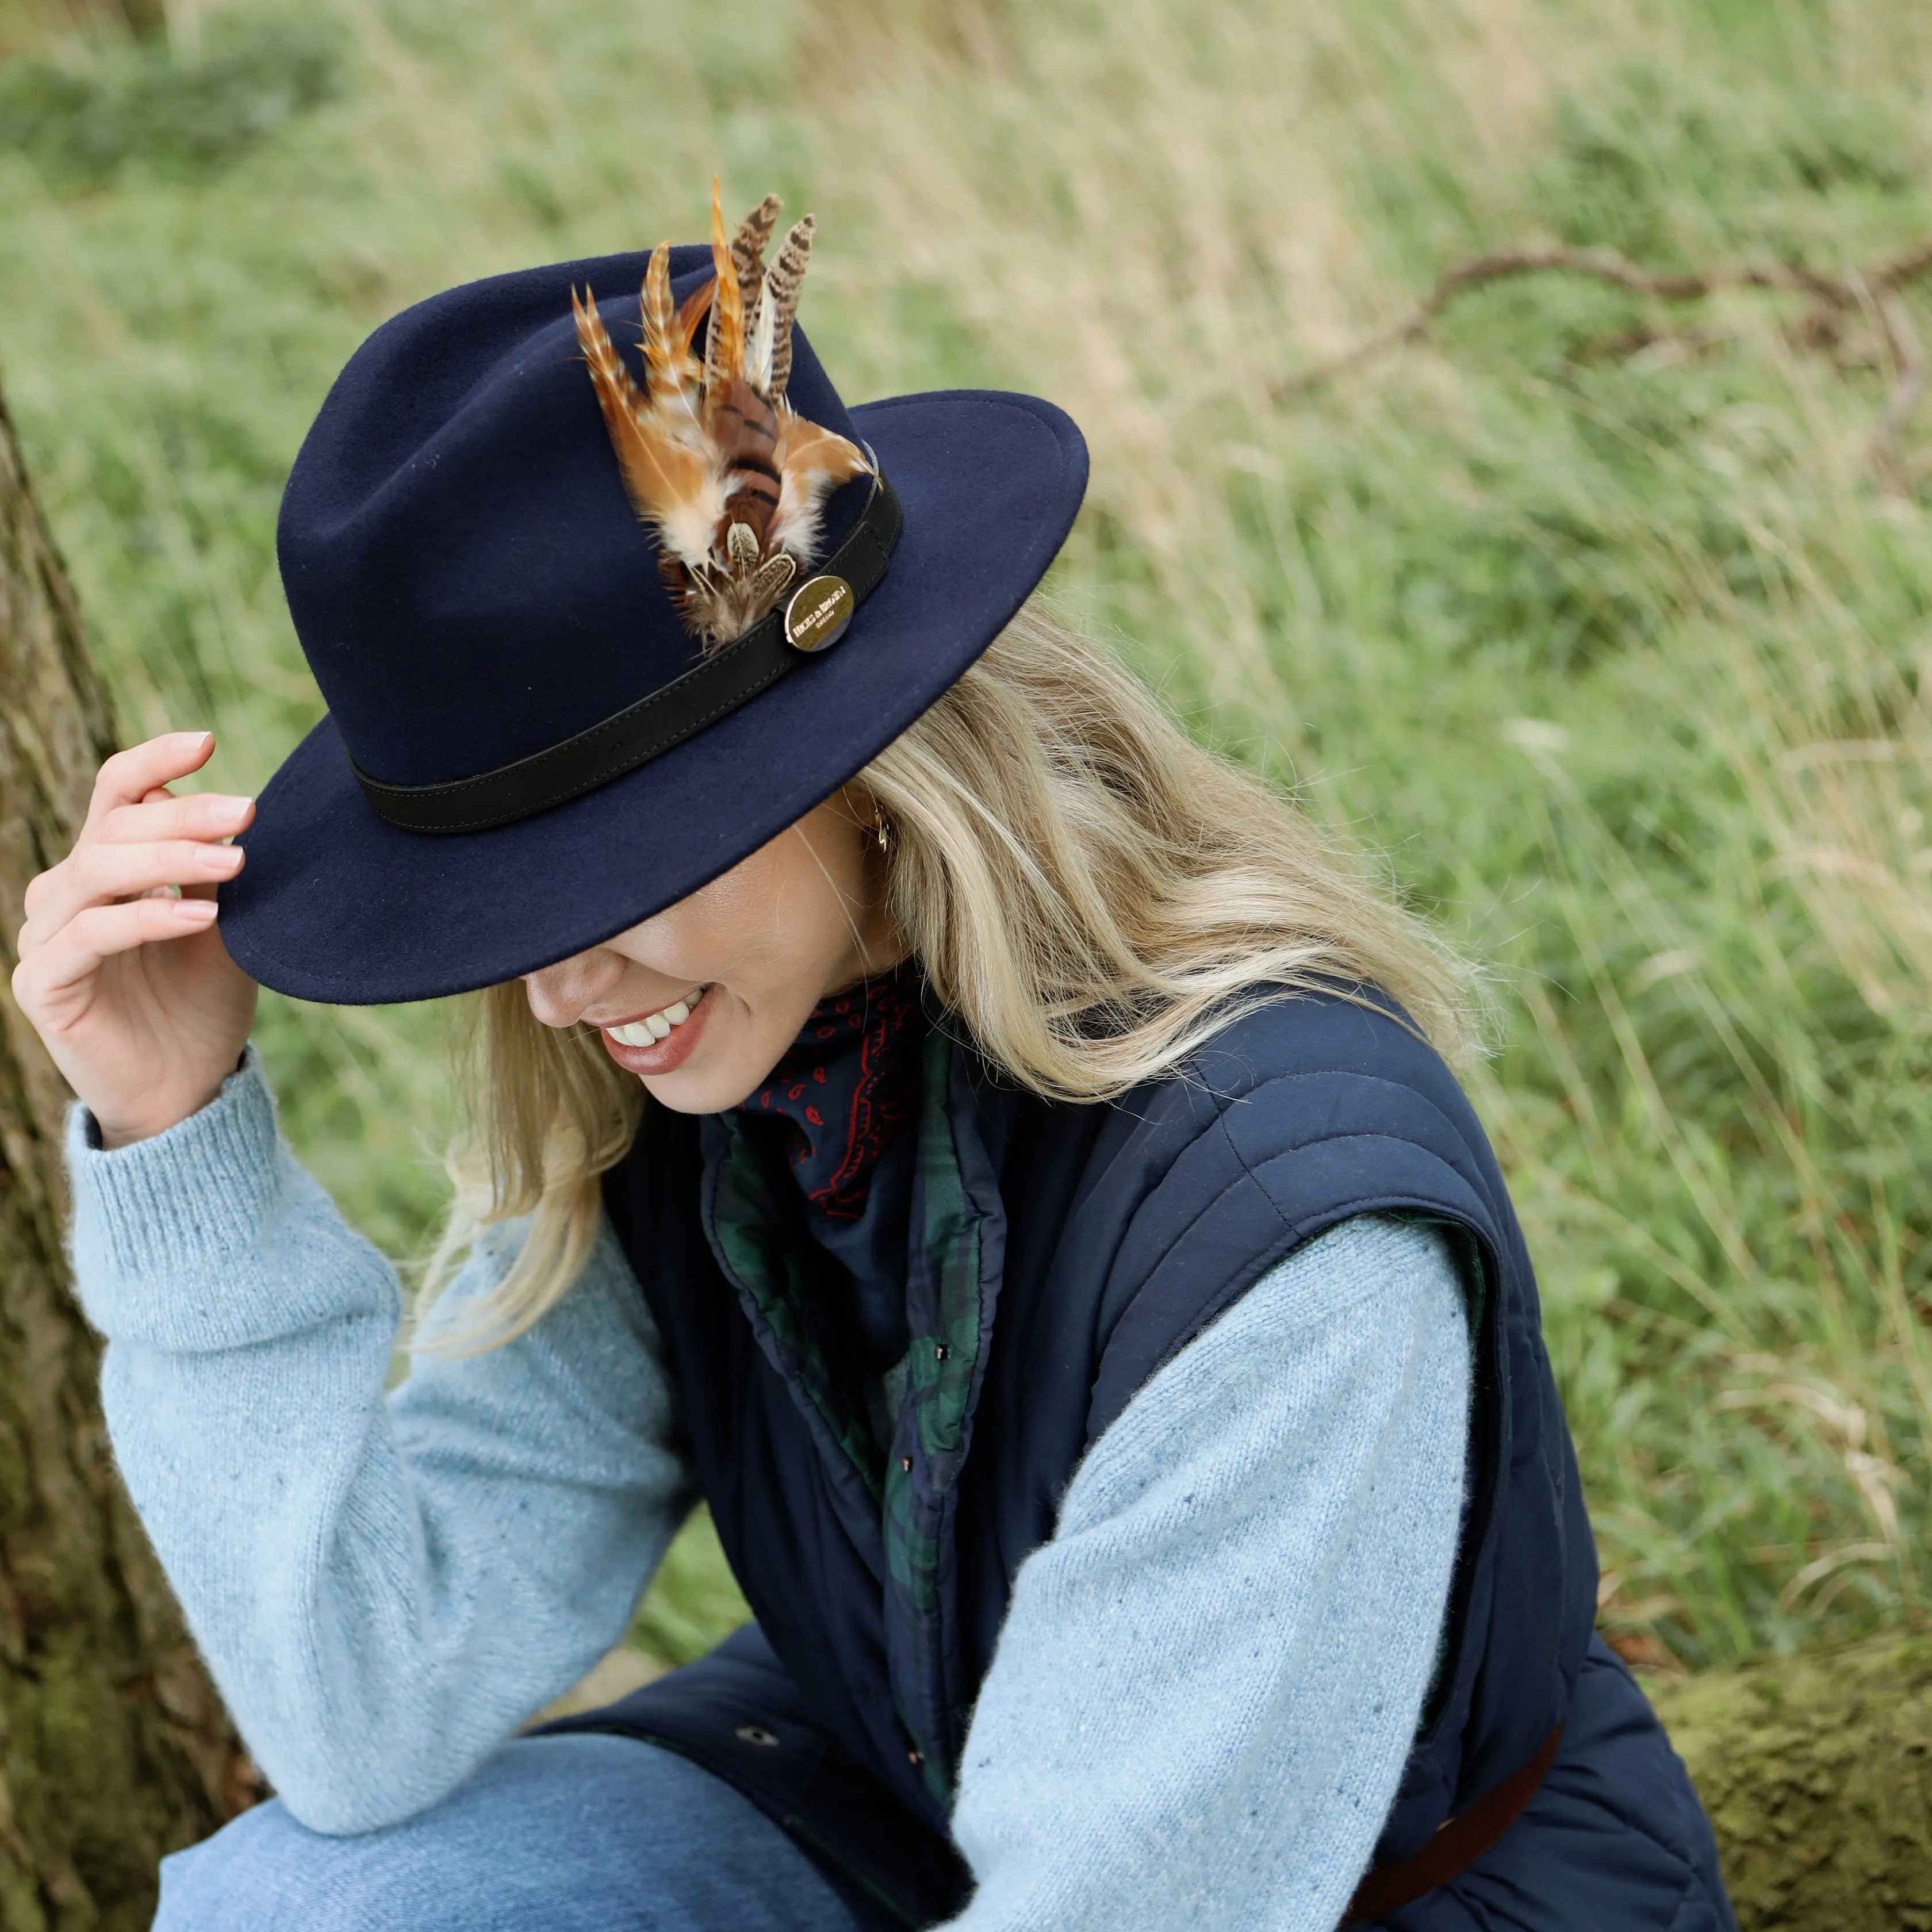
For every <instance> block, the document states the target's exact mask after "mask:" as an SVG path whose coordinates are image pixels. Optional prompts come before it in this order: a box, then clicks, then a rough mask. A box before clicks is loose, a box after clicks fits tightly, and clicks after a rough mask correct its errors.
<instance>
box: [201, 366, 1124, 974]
mask: <svg viewBox="0 0 1932 1932" xmlns="http://www.w3.org/2000/svg"><path fill="white" fill-rule="evenodd" d="M852 415H853V420H854V422H856V425H858V428H859V434H861V435H862V437H865V440H867V441H868V443H870V444H871V446H872V448H873V449H874V452H876V454H877V458H878V461H879V465H880V468H881V469H883V471H884V472H885V473H886V475H887V476H889V478H891V479H892V484H893V487H894V488H895V489H896V490H898V494H899V497H900V499H901V502H902V503H903V504H904V511H905V526H904V532H903V533H902V534H901V537H900V538H899V543H898V549H897V550H896V551H895V553H894V556H893V558H892V567H891V568H890V569H889V571H887V572H886V577H885V579H884V580H883V582H882V583H880V585H879V586H878V587H877V589H875V590H874V592H872V594H871V596H870V597H869V598H867V600H866V601H865V604H863V605H862V607H861V608H860V609H859V612H858V613H857V614H856V616H855V617H854V618H853V622H852V625H851V627H850V629H849V630H848V631H847V632H846V633H845V634H844V637H842V638H841V639H840V640H839V642H838V643H837V644H836V645H835V646H833V647H832V649H829V650H828V651H826V652H823V654H822V655H820V656H817V657H814V658H806V659H804V660H802V661H801V662H800V663H799V665H798V666H797V667H796V669H795V670H792V671H790V673H788V674H787V676H784V677H783V678H781V679H780V680H779V681H778V682H777V683H776V684H775V685H772V687H771V688H769V689H768V690H766V691H763V692H761V693H760V694H759V695H758V696H757V697H755V698H754V699H753V700H751V701H750V702H749V703H746V704H745V705H742V706H740V707H739V709H737V710H736V711H733V712H730V714H729V715H727V716H726V717H724V718H721V719H719V720H718V722H717V723H716V724H712V725H710V726H709V727H707V728H706V730H703V731H702V732H700V733H699V734H698V735H697V736H696V737H694V738H692V739H688V740H687V741H686V742H684V743H683V744H681V745H677V746H676V747H675V748H673V750H671V751H667V752H665V753H664V754H663V755H662V756H661V757H658V758H656V759H654V760H652V762H651V763H649V764H647V765H645V766H642V767H640V769H638V770H637V771H634V772H631V773H630V774H629V775H627V776H625V777H624V778H619V779H616V780H615V781H613V782H612V783H610V784H607V785H605V786H604V787H601V789H600V790H596V791H593V792H590V793H586V795H585V796H583V797H580V798H577V799H573V800H571V802H569V803H568V804H567V805H558V806H556V807H554V808H552V809H551V810H550V811H544V812H541V813H539V814H537V815H536V816H535V817H531V818H527V819H523V820H520V821H519V822H517V823H514V824H511V825H506V826H499V827H498V828H496V829H493V830H491V831H487V832H459V833H452V834H434V833H425V832H407V831H404V830H402V829H399V828H398V827H397V826H393V825H391V824H389V823H386V821H385V820H383V819H381V818H379V817H377V814H376V813H375V811H374V809H373V808H371V805H369V803H368V800H367V799H366V798H365V796H363V793H362V787H361V786H360V785H359V784H358V782H357V781H356V775H355V773H354V772H353V771H352V770H351V769H350V762H349V758H348V755H347V752H346V751H345V750H344V745H343V743H342V739H341V736H340V734H339V733H338V731H337V730H336V727H335V724H334V722H333V721H332V720H331V719H329V718H324V719H323V721H322V722H321V723H320V724H318V725H317V727H315V729H314V730H313V731H311V733H309V734H308V736H307V737H306V738H305V739H303V740H302V743H301V744H300V745H298V746H297V747H296V749H295V750H294V751H293V752H292V753H291V754H290V756H289V757H288V758H287V760H286V762H284V764H283V766H281V769H280V770H279V771H278V772H276V774H275V776H274V777H273V778H272V779H270V780H269V783H268V784H267V785H266V787H264V788H263V792H262V794H261V796H260V799H259V801H258V802H257V814H256V820H255V823H254V825H252V826H251V827H250V829H249V830H248V832H247V834H246V835H245V837H244V838H242V841H241V842H242V844H243V845H245V847H246V848H247V851H248V859H247V862H246V864H245V865H244V866H243V868H242V871H241V873H240V874H239V876H238V877H236V879H235V880H233V882H232V883H229V884H227V885H225V886H223V887H222V888H221V891H220V908H221V910H220V929H221V932H222V935H223V939H224V941H225V943H226V946H227V948H228V951H229V955H230V956H231V957H232V958H233V959H234V960H235V962H236V964H237V965H239V966H240V967H242V969H243V970H244V971H245V972H247V973H248V974H250V975H251V977H254V979H256V980H259V981H260V983H262V984H263V986H268V987H270V988H272V989H274V990H275V991H276V992H281V993H286V994H288V995H291V996H293V998H296V999H302V1000H321V1001H331V1002H333V1003H335V1004H342V1005H350V1006H374V1005H383V1004H390V1003H392V1002H396V1001H407V1000H425V999H435V998H441V997H443V996H444V995H448V994H452V993H461V992H471V991H473V990H474V989H476V988H478V987H479V986H490V985H493V984H495V983H497V982H499V981H501V980H511V979H514V978H515V977H517V974H520V973H529V972H533V971H535V970H536V969H537V968H540V967H543V966H547V965H550V964H552V963H553V962H555V961H556V960H559V959H567V958H568V957H569V956H570V955H571V954H572V953H580V952H582V951H583V950H584V949H585V948H586V947H591V946H595V945H596V944H598V943H599V942H600V941H603V940H606V939H608V938H610V937H611V936H612V935H613V934H616V933H619V932H622V931H624V930H625V928H627V927H628V926H634V925H636V924H637V923H638V922H640V920H643V919H649V917H651V916H652V914H653V913H658V912H661V911H662V910H664V907H667V906H669V905H673V904H676V901H678V900H679V899H681V898H684V897H685V896H686V895H687V894H688V893H691V892H695V891H696V890H697V889H698V888H699V887H700V886H703V885H704V884H706V883H708V882H709V880H712V879H714V878H715V877H717V876H718V874H719V873H721V872H723V871H727V870H728V869H729V868H730V867H731V866H733V865H736V863H737V862H738V861H739V859H742V858H744V857H745V856H747V855H748V853H751V852H754V851H755V850H757V848H758V847H760V845H763V844H765V843H766V841H768V840H769V839H771V838H775V836H776V835H778V833H779V832H781V831H782V830H783V829H784V827H785V826H787V825H789V824H790V823H793V820H796V819H797V818H799V817H801V816H802V814H804V813H805V812H807V811H809V810H810V809H811V808H812V807H813V806H814V805H817V804H818V803H819V802H820V801H822V800H823V799H826V798H828V797H829V796H831V794H832V793H833V792H835V791H836V790H838V787H840V786H841V784H844V783H845V782H846V781H847V779H849V778H851V777H852V776H853V775H854V774H855V773H856V772H858V771H859V770H860V769H862V767H863V766H865V765H866V764H867V763H869V762H870V760H871V759H873V758H874V757H876V756H877V754H878V753H879V752H880V751H883V749H884V748H885V747H886V745H889V743H890V742H892V739H894V738H895V737H897V736H898V734H899V733H901V731H903V730H904V729H905V728H906V727H907V725H909V724H911V723H912V721H913V719H914V718H917V717H918V716H919V713H920V712H922V711H924V710H925V709H926V708H927V707H928V706H929V705H931V704H932V703H933V702H934V700H935V699H937V698H938V697H939V696H940V695H941V693H942V692H943V691H945V690H946V688H947V686H948V685H950V684H952V683H953V682H954V680H955V679H957V678H958V677H959V675H960V673H962V671H964V670H965V669H966V668H967V667H968V665H969V664H971V663H972V661H973V660H974V658H977V656H978V655H980V652H982V651H983V650H984V649H986V646H988V645H989V643H992V640H993V639H994V638H995V637H997V636H998V634H999V633H1000V631H1001V630H1002V629H1003V628H1004V627H1005V626H1006V625H1007V622H1009V621H1010V619H1012V617H1013V614H1014V613H1016V611H1017V610H1019V607H1020V606H1021V604H1022V603H1024V602H1025V600H1026V598H1027V595H1028V593H1029V592H1031V590H1032V589H1033V588H1034V586H1035V585H1036V584H1037V583H1038V582H1039V581H1040V578H1041V577H1042V576H1043V575H1044V574H1045V573H1046V568H1047V566H1048V565H1049V564H1050V563H1051V562H1052V561H1053V559H1054V556H1055V553H1057V552H1058V550H1059V548H1060V547H1061V544H1062V543H1063V542H1064V541H1065V540H1066V537H1067V531H1068V530H1069V529H1070V528H1071V526H1072V525H1073V517H1074V513H1075V512H1076V510H1077V509H1078V508H1079V504H1080V499H1081V496H1082V492H1083V490H1085V485H1086V478H1087V453H1086V446H1085V443H1084V442H1083V441H1082V439H1081V436H1080V433H1079V430H1078V429H1076V428H1075V426H1074V425H1073V422H1072V421H1071V419H1070V418H1068V417H1067V416H1066V415H1065V414H1064V413H1063V412H1061V410H1057V409H1055V407H1053V405H1052V404H1050V403H1046V402H1043V401H1040V400H1039V399H1038V398H1034V397H1031V396H1018V395H1003V394H999V393H997V392H989V391H983V390H949V391H941V392H935V393H933V394H930V395H915V396H898V397H893V398H889V399H888V400H886V401H881V402H876V403H869V404H863V405H861V406H860V407H857V408H856V409H854V410H853V412H852ZM1016 529H1019V530H1020V531H1022V532H1023V533H1024V534H1023V535H1022V538H1021V540H1020V541H1019V542H1017V543H1016V541H1014V538H1013V532H1014V531H1015V530H1016ZM640 540H641V538H640ZM549 668H550V670H551V671H552V673H553V674H554V675H555V676H559V677H567V676H569V674H570V673H569V666H568V664H556V665H554V666H553V667H549Z"/></svg>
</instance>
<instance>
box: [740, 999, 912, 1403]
mask: <svg viewBox="0 0 1932 1932" xmlns="http://www.w3.org/2000/svg"><path fill="white" fill-rule="evenodd" d="M921 984H922V978H921V975H920V974H919V968H918V967H917V965H916V964H914V963H913V962H907V963H906V964H905V965H902V966H899V967H898V968H895V969H894V970H893V971H892V972H890V973H883V974H880V975H879V976H878V977H876V978H874V979H871V980H864V981H862V982H861V983H859V985H858V986H853V987H850V988H848V989H847V990H846V991H845V992H842V993H834V994H832V995H831V996H830V997H829V998H826V999H823V1000H821V1001H820V1002H819V1003H818V1004H817V1006H815V1007H813V1009H812V1010H811V1014H810V1016H809V1017H808V1019H806V1021H805V1025H804V1026H803V1027H802V1028H801V1029H800V1030H799V1036H798V1037H797V1039H796V1040H794V1041H793V1043H792V1044H791V1045H790V1047H788V1048H787V1049H786V1051H785V1053H784V1058H782V1059H781V1060H780V1061H779V1062H778V1064H777V1066H775V1067H773V1068H772V1071H771V1073H770V1076H769V1078H768V1079H766V1081H765V1082H763V1085H761V1086H760V1087H759V1088H758V1089H757V1091H756V1092H755V1093H754V1094H752V1095H751V1097H750V1098H749V1099H748V1100H745V1101H743V1102H742V1103H741V1104H740V1105H739V1108H738V1112H739V1115H741V1116H742V1117H744V1118H746V1119H747V1120H748V1121H760V1122H763V1123H766V1124H767V1130H768V1131H772V1132H774V1133H781V1134H782V1135H783V1136H784V1141H783V1145H784V1153H785V1160H786V1163H787V1166H789V1167H790V1170H791V1175H792V1178H793V1180H794V1181H796V1183H797V1184H798V1190H799V1195H800V1196H801V1197H802V1202H803V1206H804V1209H805V1216H804V1220H805V1232H807V1233H808V1235H810V1236H811V1239H812V1240H813V1241H814V1243H816V1244H817V1246H818V1247H820V1249H821V1250H823V1252H824V1253H826V1255H827V1256H829V1257H830V1258H831V1259H832V1261H833V1262H835V1263H837V1265H838V1266H837V1268H836V1270H835V1279H833V1280H830V1281H829V1282H828V1283H827V1284H826V1291H827V1292H826V1301H825V1304H824V1307H823V1314H824V1316H825V1318H826V1321H827V1322H828V1323H829V1326H830V1331H831V1334H832V1340H833V1342H834V1345H835V1346H837V1347H838V1348H839V1349H841V1350H843V1351H846V1352H849V1353H850V1355H852V1357H853V1358H854V1359H855V1360H856V1362H857V1364H859V1367H861V1368H862V1370H864V1371H865V1372H866V1373H868V1374H871V1375H873V1376H877V1375H880V1374H883V1373H884V1372H885V1371H886V1370H887V1369H888V1368H889V1367H891V1366H892V1364H894V1363H895V1362H896V1361H898V1359H899V1358H900V1357H901V1356H902V1355H904V1353H905V1351H906V1343H907V1328H906V1315H905V1286H906V1268H907V1259H906V1241H907V1219H908V1216H909V1214H910V1208H911V1202H912V1178H913V1168H914V1166H915V1165H916V1162H915V1160H914V1155H915V1153H916V1141H917V1139H918V1136H917V1135H916V1132H915V1131H914V1126H915V1122H916V1118H917V1116H918V1112H919V1063H920V1057H921V1053H922V1049H923V1047H924V1045H925V1041H926V1034H927V1031H928V1028H927V1025H926V1017H925V1014H924V1013H923V1011H922V1009H921V1007H920V1003H919V995H920V989H921Z"/></svg>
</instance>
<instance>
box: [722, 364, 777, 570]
mask: <svg viewBox="0 0 1932 1932" xmlns="http://www.w3.org/2000/svg"><path fill="white" fill-rule="evenodd" d="M704 407H705V426H706V430H707V431H708V432H709V436H710V438H711V442H712V447H713V448H714V449H715V450H716V451H717V452H718V456H719V458H721V461H722V464H723V467H724V514H723V516H722V517H720V518H719V520H718V538H719V540H720V541H724V539H725V538H727V537H728V536H729V535H730V529H731V526H732V525H733V523H748V524H749V525H750V526H751V534H752V535H754V536H755V537H756V538H757V540H758V554H759V555H760V556H762V555H763V553H764V550H765V536H766V532H768V531H769V529H770V528H771V526H772V516H773V515H774V514H775V512H776V511H777V509H778V484H779V480H780V479H779V474H778V460H777V456H778V416H777V413H776V412H775V410H773V409H772V406H771V404H769V403H768V402H766V401H765V399H764V398H763V396H761V395H759V394H758V392H757V390H756V389H753V388H752V386H751V384H750V383H748V382H746V381H745V380H744V378H743V377H733V379H732V380H730V382H729V383H724V384H721V386H719V388H718V390H717V392H715V394H709V393H708V394H707V395H706V397H705V399H704Z"/></svg>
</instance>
